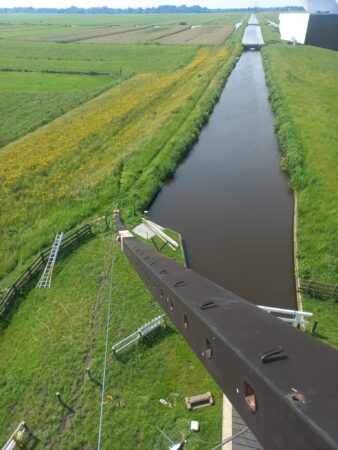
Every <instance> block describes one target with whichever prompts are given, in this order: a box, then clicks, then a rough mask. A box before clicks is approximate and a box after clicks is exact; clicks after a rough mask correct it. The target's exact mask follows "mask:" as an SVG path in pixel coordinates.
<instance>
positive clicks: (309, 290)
mask: <svg viewBox="0 0 338 450" xmlns="http://www.w3.org/2000/svg"><path fill="white" fill-rule="evenodd" d="M299 290H300V292H303V293H304V294H308V295H311V296H312V297H317V298H321V299H323V300H328V299H334V300H335V301H336V302H338V287H337V285H336V284H324V283H318V282H316V281H312V280H301V281H300V286H299Z"/></svg>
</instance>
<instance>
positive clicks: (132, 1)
mask: <svg viewBox="0 0 338 450" xmlns="http://www.w3.org/2000/svg"><path fill="white" fill-rule="evenodd" d="M256 4H257V6H261V7H270V6H288V5H297V6H300V2H299V1H297V0H256V1H255V0H0V8H13V7H14V6H33V7H35V8H39V7H50V8H66V7H68V6H71V5H75V6H78V7H83V8H89V7H91V6H108V7H111V8H128V7H129V6H130V7H132V8H137V7H151V6H159V5H187V6H192V5H200V6H206V7H207V8H246V7H253V6H255V5H256Z"/></svg>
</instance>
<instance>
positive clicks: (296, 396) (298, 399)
mask: <svg viewBox="0 0 338 450" xmlns="http://www.w3.org/2000/svg"><path fill="white" fill-rule="evenodd" d="M291 398H292V400H293V401H295V402H304V401H305V397H304V395H303V394H300V393H299V392H297V393H295V394H292V395H291Z"/></svg>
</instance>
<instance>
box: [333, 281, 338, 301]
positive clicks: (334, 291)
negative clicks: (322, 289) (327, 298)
mask: <svg viewBox="0 0 338 450" xmlns="http://www.w3.org/2000/svg"><path fill="white" fill-rule="evenodd" d="M336 289H337V285H334V286H333V289H332V298H333V300H335V301H336V302H338V299H336V298H335V296H334V294H335V293H336Z"/></svg>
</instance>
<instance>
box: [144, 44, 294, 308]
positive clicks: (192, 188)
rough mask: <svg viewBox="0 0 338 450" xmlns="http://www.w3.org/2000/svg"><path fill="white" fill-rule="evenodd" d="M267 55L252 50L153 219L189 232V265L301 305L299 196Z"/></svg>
mask: <svg viewBox="0 0 338 450" xmlns="http://www.w3.org/2000/svg"><path fill="white" fill-rule="evenodd" d="M280 159H281V154H280V151H279V148H278V142H277V138H276V135H275V131H274V116H273V114H272V111H271V106H270V103H269V100H268V90H267V87H266V84H265V74H264V69H263V63H262V58H261V54H260V53H259V52H251V51H248V52H245V53H244V54H243V55H242V57H241V58H240V60H239V61H238V63H237V66H236V67H235V69H234V70H233V72H232V74H231V76H230V77H229V79H228V82H227V84H226V86H225V88H224V90H223V93H222V95H221V98H220V100H219V102H218V104H217V105H216V107H215V109H214V112H213V114H212V115H211V117H210V120H209V122H208V124H207V125H206V126H205V128H204V129H203V130H202V133H201V135H200V137H199V140H198V142H197V143H196V144H195V146H194V148H193V149H192V151H191V152H190V154H189V156H188V157H187V158H186V160H185V161H184V162H183V163H182V164H181V165H180V166H179V167H178V169H177V171H176V174H175V177H174V178H173V180H171V181H170V182H169V183H168V184H167V185H166V186H165V187H164V188H163V189H162V191H161V192H160V193H159V194H158V196H157V197H156V199H155V201H154V202H153V203H152V205H151V208H150V210H149V218H150V219H151V220H153V221H155V222H157V223H159V224H161V225H164V226H168V227H170V228H173V229H174V230H177V231H179V232H180V233H181V234H182V237H183V240H184V243H185V249H186V254H187V258H188V264H189V267H190V268H192V269H194V270H195V271H197V272H199V273H201V274H202V275H204V276H206V277H207V278H209V279H211V280H213V281H215V282H216V283H218V284H220V285H221V286H223V287H225V288H227V289H229V290H231V291H233V292H235V293H236V294H239V295H240V296H242V297H243V298H245V299H247V300H249V301H251V302H253V303H255V304H260V305H268V306H276V307H284V308H291V309H295V308H296V296H295V280H294V268H293V195H292V192H291V190H290V188H289V186H288V178H287V175H286V174H285V173H284V172H283V171H282V170H281V168H280Z"/></svg>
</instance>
